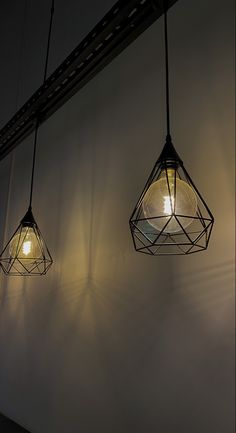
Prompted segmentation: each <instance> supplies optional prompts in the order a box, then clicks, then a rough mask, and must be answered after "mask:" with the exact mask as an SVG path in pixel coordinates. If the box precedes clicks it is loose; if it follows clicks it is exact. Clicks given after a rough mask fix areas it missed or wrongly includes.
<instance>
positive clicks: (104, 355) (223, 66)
mask: <svg viewBox="0 0 236 433" xmlns="http://www.w3.org/2000/svg"><path fill="white" fill-rule="evenodd" d="M67 3H68V2H67ZM71 3H73V2H71ZM59 5H60V7H62V6H61V4H60V3H59ZM104 5H105V2H104ZM104 5H103V6H104ZM107 5H108V3H107ZM43 6H45V4H44V3H43ZM43 6H42V7H43ZM223 7H224V9H223ZM68 8H69V4H68ZM59 11H61V12H58V15H57V21H56V23H55V25H56V24H57V26H59V23H60V22H61V26H63V20H62V10H61V9H60V8H59ZM103 12H104V11H102V12H101V15H102V14H103ZM233 12H234V11H233V2H232V1H227V5H222V2H220V1H218V0H217V1H213V0H209V1H208V2H205V1H203V0H199V1H196V0H194V1H191V2H188V1H187V0H180V1H179V2H177V4H176V5H175V6H174V7H173V8H172V9H171V11H170V18H169V22H170V38H169V39H170V61H171V101H172V129H173V139H174V143H175V145H176V148H177V150H178V152H179V154H180V155H181V156H182V158H183V160H184V162H185V165H186V168H187V170H188V171H189V173H190V175H191V176H192V178H193V180H194V181H195V183H196V185H197V186H198V187H199V189H200V191H201V192H202V194H203V196H204V198H205V199H206V201H207V202H208V204H209V207H210V208H211V210H212V212H213V214H214V216H215V220H216V222H215V226H214V231H213V234H212V239H211V242H210V245H209V249H208V250H207V251H206V252H203V253H198V254H196V255H195V254H194V255H192V256H189V257H188V256H186V257H182V256H181V257H172V258H165V257H148V256H147V257H146V256H145V255H142V254H138V253H135V251H134V249H133V246H132V241H131V236H130V233H129V227H128V219H129V216H130V214H131V211H132V208H133V206H134V205H135V201H136V199H137V197H138V195H139V193H140V191H141V189H142V187H143V185H144V182H145V181H146V178H147V176H148V174H149V172H150V170H151V168H152V166H153V163H154V161H155V159H156V158H157V156H158V154H159V152H160V150H161V147H162V144H163V142H164V138H165V113H164V76H163V75H164V71H163V45H162V42H163V41H162V30H163V29H162V22H161V21H158V22H156V23H155V24H154V25H153V26H152V27H151V28H150V29H149V30H147V31H146V32H145V33H144V34H143V35H142V36H141V37H139V39H138V40H137V41H136V42H134V43H133V44H132V45H131V46H130V47H129V48H128V49H126V51H125V52H123V53H122V54H121V55H120V56H119V57H118V58H117V59H115V60H114V61H113V63H112V64H111V65H109V66H108V67H107V68H106V69H105V70H104V71H103V72H101V73H100V74H99V75H98V76H97V77H95V79H94V80H93V81H92V82H90V83H89V84H88V85H87V86H86V87H85V88H84V89H82V90H81V91H80V92H79V93H78V94H77V95H76V96H74V97H73V98H72V99H71V100H70V101H69V102H68V103H67V104H66V105H65V106H64V107H63V108H61V109H60V110H59V111H58V112H57V113H56V114H55V115H54V116H53V117H52V118H51V119H49V120H48V122H47V123H46V124H45V125H43V126H42V128H41V129H40V133H39V146H38V157H37V167H36V179H35V194H34V206H33V207H34V214H35V217H36V220H37V222H38V224H39V227H40V229H41V231H42V233H43V235H44V237H45V239H46V241H47V243H48V246H49V248H50V251H51V253H52V256H53V258H54V265H53V268H52V269H51V270H50V271H49V273H48V275H47V276H46V277H42V278H29V279H27V278H17V277H11V278H10V277H8V278H6V277H5V276H3V275H1V277H0V307H1V314H0V411H1V412H2V413H4V414H6V415H8V416H9V417H11V418H12V419H14V420H16V421H18V422H19V423H20V424H22V425H24V426H26V427H28V429H29V430H30V431H32V433H80V432H81V433H146V432H148V433H157V432H161V433H200V432H201V433H213V432H214V433H222V432H224V433H233V432H234V365H233V364H234V233H233V226H234V163H233V161H234V146H233V145H234V87H233V81H234V70H233ZM59 17H60V18H59ZM88 17H89V15H88V16H87V20H89V18H88ZM78 21H79V18H78ZM95 22H96V20H95ZM92 24H94V22H93V23H92ZM55 35H57V39H54V46H55V47H56V46H57V48H55V54H53V51H52V59H53V60H52V63H53V62H54V61H56V60H57V59H58V57H57V56H58V52H59V48H58V47H59V46H60V42H62V41H63V40H64V39H63V35H62V32H60V31H59V30H58V27H56V28H55ZM73 37H74V38H75V33H73ZM76 42H77V41H76V39H75V40H73V43H72V42H71V44H72V47H71V48H73V46H74V45H75V44H76ZM62 45H63V44H62ZM63 46H64V45H63ZM65 54H66V53H65ZM32 55H34V56H35V53H33V51H32ZM53 56H55V58H54V57H53ZM60 60H62V59H60ZM34 72H35V74H36V76H37V74H39V72H38V70H36V69H35V70H34ZM32 76H34V74H33V73H32ZM23 80H26V79H25V78H24V79H23ZM26 81H27V80H26ZM26 81H25V82H24V81H23V83H25V87H24V85H22V87H23V88H24V89H26V88H27V83H26ZM23 93H24V92H23V91H22V94H23ZM26 93H27V92H26ZM22 97H23V96H22ZM12 98H13V96H12ZM22 102H23V101H22ZM9 111H10V108H9ZM5 114H6V112H5ZM5 120H7V119H5ZM31 157H32V137H29V138H28V139H27V140H26V141H25V142H24V143H23V144H22V145H21V146H20V147H18V148H17V149H16V150H15V151H14V154H13V156H12V155H9V156H8V157H7V158H6V159H5V160H4V161H2V162H1V164H0V182H1V187H2V188H1V212H0V223H1V233H0V236H1V238H0V240H1V245H2V244H3V242H4V239H5V241H6V240H7V239H8V238H9V235H10V234H11V232H12V231H13V230H14V229H15V228H16V225H17V224H18V223H19V220H20V218H21V217H22V216H23V214H24V212H25V211H26V207H27V199H28V193H29V176H30V163H31Z"/></svg>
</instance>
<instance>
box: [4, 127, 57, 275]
mask: <svg viewBox="0 0 236 433" xmlns="http://www.w3.org/2000/svg"><path fill="white" fill-rule="evenodd" d="M37 133H38V123H37V125H36V129H35V138H34V154H33V164H32V175H31V187H30V199H29V208H28V210H27V212H26V214H25V216H24V217H23V218H22V220H21V222H20V224H19V226H18V227H17V229H16V231H15V232H14V233H13V235H12V237H11V238H10V240H9V242H8V243H7V245H6V246H5V248H4V250H3V251H2V253H1V256H0V264H1V268H2V270H3V272H4V273H5V274H7V275H21V276H26V275H27V276H30V275H44V274H46V273H47V271H48V269H49V268H50V266H51V265H52V263H53V260H52V257H51V254H50V252H49V250H48V248H47V245H46V243H45V241H44V239H43V237H42V234H41V232H40V230H39V227H38V225H37V223H36V221H35V219H34V216H33V213H32V196H33V183H34V167H35V156H36V143H37Z"/></svg>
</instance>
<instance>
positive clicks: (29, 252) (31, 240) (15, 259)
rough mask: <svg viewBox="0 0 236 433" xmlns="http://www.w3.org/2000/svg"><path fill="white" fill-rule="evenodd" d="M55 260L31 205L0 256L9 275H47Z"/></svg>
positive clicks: (5, 271)
mask: <svg viewBox="0 0 236 433" xmlns="http://www.w3.org/2000/svg"><path fill="white" fill-rule="evenodd" d="M52 263H53V260H52V257H51V254H50V252H49V250H48V247H47V245H46V243H45V241H44V239H43V237H42V234H41V232H40V230H39V227H38V225H37V223H36V221H35V219H34V216H33V213H32V209H31V207H29V209H28V211H27V212H26V214H25V216H24V218H23V219H22V220H21V222H20V224H19V226H18V227H17V229H16V231H15V232H14V233H13V235H12V237H11V238H10V240H9V242H8V243H7V245H6V246H5V248H4V250H3V251H2V253H1V256H0V266H1V268H2V270H3V272H4V273H5V274H7V275H16V276H19V275H21V276H26V275H27V276H33V275H45V274H46V273H47V271H48V269H49V268H50V266H51V265H52Z"/></svg>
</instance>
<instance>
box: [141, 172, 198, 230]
mask: <svg viewBox="0 0 236 433" xmlns="http://www.w3.org/2000/svg"><path fill="white" fill-rule="evenodd" d="M167 176H168V182H167ZM168 183H169V187H168ZM142 206H143V213H144V216H145V218H147V220H148V223H149V224H150V225H151V226H153V227H154V228H155V229H157V230H158V231H162V230H163V228H164V226H165V225H166V223H167V221H168V220H170V221H169V223H168V224H167V226H166V228H165V229H164V230H163V232H164V233H177V232H179V231H181V230H182V229H181V226H180V225H179V224H178V222H177V220H176V219H175V218H171V219H170V217H171V216H172V215H177V217H178V215H182V216H185V215H186V217H189V218H186V217H185V218H181V216H180V217H178V219H179V221H180V223H181V225H182V226H183V228H186V227H188V226H189V225H190V224H191V223H192V222H193V219H191V217H194V216H195V215H196V212H197V198H196V195H195V193H194V191H193V189H192V188H191V187H190V186H189V184H188V183H187V182H185V181H184V180H182V179H179V178H178V177H177V173H176V185H175V170H174V169H173V168H170V169H167V172H166V171H165V170H162V172H161V176H160V178H159V179H158V180H157V181H155V182H153V183H152V184H151V185H150V187H149V188H148V190H147V191H146V193H145V195H144V198H143V205H142ZM157 217H162V218H157ZM149 218H154V219H149Z"/></svg>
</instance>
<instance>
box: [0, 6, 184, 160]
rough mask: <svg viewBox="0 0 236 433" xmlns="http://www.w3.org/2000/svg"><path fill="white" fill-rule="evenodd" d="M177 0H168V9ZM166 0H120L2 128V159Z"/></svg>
mask: <svg viewBox="0 0 236 433" xmlns="http://www.w3.org/2000/svg"><path fill="white" fill-rule="evenodd" d="M176 1H177V0H168V8H169V7H170V6H172V5H173V4H174V3H176ZM162 5H163V0H159V1H158V0H119V1H117V2H116V3H115V5H114V6H113V7H112V8H111V9H110V11H109V12H108V13H107V14H106V15H105V16H104V17H103V19H102V20H101V21H100V22H99V23H98V24H97V25H96V26H95V27H94V28H93V30H92V31H91V32H90V33H89V34H88V35H87V36H86V37H85V38H84V39H83V40H82V42H81V43H80V44H79V45H78V46H77V47H76V48H75V49H74V50H73V51H72V52H71V54H70V55H69V56H68V57H67V58H66V59H65V60H64V61H63V62H62V63H61V64H60V66H59V67H58V68H57V69H56V70H55V71H54V72H53V73H52V74H51V75H50V76H49V77H48V78H47V80H46V81H45V83H44V84H43V85H42V86H41V87H40V88H39V89H38V90H37V91H36V92H35V93H34V94H33V95H32V96H31V98H30V99H29V100H28V101H27V102H26V103H25V104H24V105H23V106H22V107H21V108H20V110H19V111H17V113H16V114H15V115H14V116H13V117H12V119H11V120H10V121H9V122H8V123H7V124H6V125H5V126H4V127H3V128H2V129H1V130H0V160H1V159H3V158H5V156H6V155H8V153H9V152H11V151H12V150H13V149H14V148H15V147H16V146H17V145H19V144H20V143H21V142H22V141H23V140H24V139H25V138H26V137H27V136H28V135H29V134H30V133H31V132H32V131H33V130H34V129H35V126H36V120H37V118H38V119H39V123H40V124H42V123H43V122H44V121H45V120H47V119H48V118H49V117H50V116H51V115H52V114H53V113H55V111H57V110H58V108H60V107H61V106H62V105H63V104H64V103H65V102H66V101H67V100H68V99H69V98H71V97H72V96H73V95H74V94H75V93H76V92H77V91H78V90H79V89H81V88H82V87H83V86H84V85H85V84H86V83H87V82H88V81H90V80H91V79H92V78H93V77H94V76H95V75H96V74H97V73H98V72H99V71H101V70H102V69H103V68H104V67H105V66H106V65H107V64H108V63H110V62H111V60H112V59H114V58H115V57H116V56H117V55H118V54H119V53H120V52H121V51H122V50H124V49H125V48H126V47H127V46H128V45H129V44H130V43H131V42H133V41H134V40H135V39H136V38H137V37H138V36H139V35H140V34H141V33H142V32H143V31H144V30H146V28H148V27H149V26H150V25H151V24H152V23H153V22H154V21H155V20H157V19H158V18H159V17H160V16H161V15H162V13H163V6H162Z"/></svg>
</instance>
